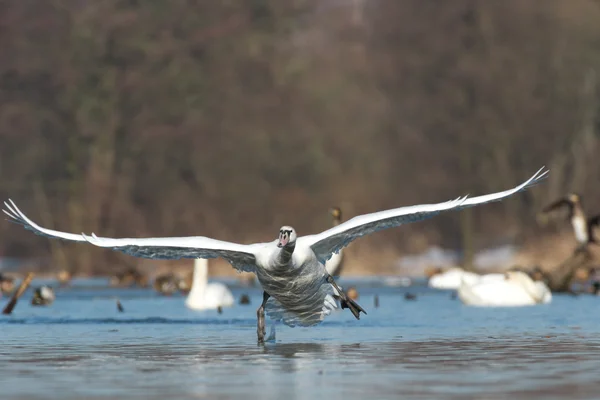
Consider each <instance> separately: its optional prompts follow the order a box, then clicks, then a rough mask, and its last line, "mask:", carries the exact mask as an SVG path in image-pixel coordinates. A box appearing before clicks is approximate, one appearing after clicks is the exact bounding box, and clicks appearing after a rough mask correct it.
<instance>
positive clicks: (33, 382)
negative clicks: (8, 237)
mask: <svg viewBox="0 0 600 400" xmlns="http://www.w3.org/2000/svg"><path fill="white" fill-rule="evenodd" d="M225 282H226V283H228V284H231V285H232V286H231V289H232V292H233V294H234V296H235V297H236V298H239V296H240V295H241V294H242V293H247V294H249V295H250V297H251V304H250V305H236V306H234V307H232V308H225V309H223V312H222V313H221V314H219V313H218V312H217V311H216V310H215V311H204V312H199V311H193V310H189V309H187V308H186V307H185V304H184V302H185V297H183V296H181V295H177V296H173V297H163V296H160V295H158V294H156V293H155V292H154V291H153V290H152V289H121V288H110V287H108V281H107V280H105V279H94V280H77V281H74V282H73V285H72V286H71V287H67V288H56V295H57V299H56V301H55V302H54V304H52V305H51V306H49V307H33V306H31V305H30V304H29V301H30V299H31V290H29V291H28V292H27V293H25V295H24V296H23V298H22V301H20V302H19V304H18V305H17V307H16V308H15V310H14V312H13V314H12V315H9V316H0V337H1V344H2V346H1V347H0V398H1V399H61V400H67V399H82V398H85V399H113V398H114V399H117V398H128V399H166V398H172V399H198V398H211V399H212V398H241V397H243V398H246V399H253V398H261V399H262V398H266V399H296V398H298V399H313V398H325V397H326V398H328V399H337V398H340V399H341V398H343V399H354V398H372V399H380V398H399V397H401V398H428V399H429V398H450V399H481V398H485V399H501V398H513V399H514V398H544V399H550V398H578V399H579V398H581V399H584V398H589V399H593V398H599V397H600V395H598V394H597V392H598V390H599V389H600V375H599V374H598V372H597V371H598V370H599V368H600V321H599V319H598V318H596V313H595V310H596V309H597V308H598V306H599V305H600V298H597V297H594V296H577V297H575V296H570V295H555V296H554V298H553V301H552V303H551V304H549V305H540V306H532V307H521V308H475V307H467V306H464V305H462V304H461V303H460V301H459V300H457V299H453V298H452V295H451V292H449V291H435V290H431V289H428V288H427V287H425V286H424V285H423V284H421V285H416V286H412V287H393V286H386V284H385V282H387V281H386V280H383V279H380V278H364V279H341V281H340V283H341V284H342V285H343V286H344V287H349V286H353V285H354V286H356V287H357V289H358V291H359V293H360V298H359V300H358V302H359V303H360V304H361V305H362V306H363V307H364V308H365V309H366V310H367V312H368V314H367V315H364V316H362V317H361V319H360V320H359V321H357V320H355V319H354V317H353V316H352V314H351V313H350V312H348V310H344V311H343V312H336V313H334V314H333V315H331V316H330V317H328V318H327V319H326V321H325V322H324V323H323V324H321V325H319V326H316V327H311V328H289V327H286V326H282V325H278V326H277V327H276V330H277V334H276V340H275V341H273V342H270V343H267V344H266V345H261V346H259V345H257V343H256V308H257V307H258V305H259V304H260V301H261V291H260V288H258V287H255V288H246V287H242V286H239V285H237V282H236V281H235V280H231V279H229V280H225ZM40 283H41V282H40V281H34V283H33V284H32V286H33V287H35V286H37V285H38V284H40ZM406 292H410V293H412V294H416V296H417V298H416V300H412V301H410V300H406V299H405V297H404V295H405V293H406ZM375 296H378V298H379V307H378V308H375V306H374V297H375ZM117 298H118V299H119V300H120V301H121V303H122V304H123V307H124V308H125V312H123V313H120V312H118V311H117V307H116V299H117ZM6 301H7V299H6V298H3V299H2V300H0V306H2V307H4V304H5V303H6Z"/></svg>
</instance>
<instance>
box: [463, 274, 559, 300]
mask: <svg viewBox="0 0 600 400" xmlns="http://www.w3.org/2000/svg"><path fill="white" fill-rule="evenodd" d="M494 275H496V274H494ZM458 297H459V298H460V300H461V301H462V302H463V303H464V304H467V305H471V306H484V307H486V306H487V307H511V306H513V307H514V306H528V305H534V304H547V303H550V301H551V300H552V294H551V293H550V289H548V286H546V284H544V283H543V282H539V281H537V282H536V281H534V280H533V279H531V278H530V277H529V275H527V274H526V273H524V272H520V271H510V272H507V273H506V276H505V278H504V279H492V280H487V281H486V280H482V281H480V282H476V283H474V284H469V283H466V282H463V284H462V285H461V286H460V287H459V288H458Z"/></svg>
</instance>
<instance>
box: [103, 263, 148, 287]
mask: <svg viewBox="0 0 600 400" xmlns="http://www.w3.org/2000/svg"><path fill="white" fill-rule="evenodd" d="M110 285H111V286H120V287H131V286H134V285H137V286H139V287H147V286H148V277H147V276H146V275H144V274H142V273H141V272H140V271H138V270H137V269H135V268H133V267H130V268H127V269H126V270H124V271H120V272H117V273H116V274H114V275H113V276H112V277H111V278H110Z"/></svg>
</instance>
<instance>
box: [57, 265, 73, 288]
mask: <svg viewBox="0 0 600 400" xmlns="http://www.w3.org/2000/svg"><path fill="white" fill-rule="evenodd" d="M56 279H57V280H58V283H59V284H60V286H68V285H69V284H70V283H71V279H72V276H71V273H70V272H69V271H68V270H66V269H61V270H60V271H58V274H56Z"/></svg>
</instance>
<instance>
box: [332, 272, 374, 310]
mask: <svg viewBox="0 0 600 400" xmlns="http://www.w3.org/2000/svg"><path fill="white" fill-rule="evenodd" d="M327 283H330V284H331V285H332V286H333V287H334V288H335V290H337V291H338V293H339V296H340V305H341V306H342V309H344V308H349V309H350V311H351V312H352V314H353V315H354V317H355V318H356V319H360V312H361V311H362V312H363V313H365V314H366V313H367V312H366V311H365V310H363V308H362V307H361V306H359V305H358V303H356V302H355V301H354V300H352V299H351V298H350V297H348V296H347V295H346V293H344V292H343V291H342V289H340V287H339V286H338V285H337V283H335V280H334V279H333V277H332V276H331V275H327Z"/></svg>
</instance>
